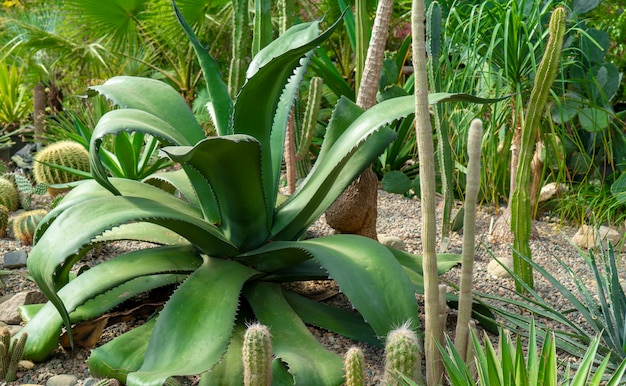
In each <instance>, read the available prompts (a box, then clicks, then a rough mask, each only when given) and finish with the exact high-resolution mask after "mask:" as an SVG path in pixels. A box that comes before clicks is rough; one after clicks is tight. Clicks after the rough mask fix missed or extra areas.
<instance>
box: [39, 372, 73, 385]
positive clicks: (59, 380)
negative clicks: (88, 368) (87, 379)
mask: <svg viewBox="0 0 626 386" xmlns="http://www.w3.org/2000/svg"><path fill="white" fill-rule="evenodd" d="M76 384H78V378H77V377H76V376H75V375H68V374H60V375H55V376H53V377H50V378H48V380H47V381H46V386H74V385H76Z"/></svg>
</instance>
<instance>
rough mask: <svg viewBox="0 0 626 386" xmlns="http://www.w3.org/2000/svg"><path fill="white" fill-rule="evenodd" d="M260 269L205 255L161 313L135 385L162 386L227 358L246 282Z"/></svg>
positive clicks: (133, 381)
mask: <svg viewBox="0 0 626 386" xmlns="http://www.w3.org/2000/svg"><path fill="white" fill-rule="evenodd" d="M256 273H257V271H255V270H252V269H250V268H247V267H245V266H243V265H241V264H238V263H235V262H232V261H229V260H225V259H217V258H211V257H206V258H205V262H204V264H203V265H202V266H201V267H200V268H198V269H197V270H196V271H195V272H194V273H192V274H191V276H189V278H188V279H187V280H186V281H185V282H184V283H183V284H182V285H181V286H180V287H178V289H177V290H176V291H175V292H174V294H173V295H172V297H171V298H170V300H169V301H168V302H167V303H166V304H165V307H164V308H163V310H162V311H161V312H160V314H159V316H158V318H157V322H156V325H155V326H154V330H153V332H152V335H151V337H150V343H149V344H148V348H147V350H146V354H145V357H144V362H143V365H142V366H141V368H140V369H139V370H138V371H137V372H133V373H130V374H129V375H128V379H127V381H128V383H129V384H133V385H155V386H157V385H162V384H163V382H164V381H165V380H166V379H167V378H168V377H170V376H177V375H193V374H199V373H202V372H204V371H207V370H209V369H211V368H212V367H213V366H214V365H215V364H216V363H217V362H218V361H219V360H220V358H221V357H222V355H224V353H225V352H226V348H227V347H228V343H229V341H230V337H231V335H232V331H233V327H234V323H235V315H236V312H237V308H238V301H239V292H240V290H241V287H242V286H243V284H244V283H245V282H246V280H248V279H249V278H250V277H252V276H253V275H255V274H256Z"/></svg>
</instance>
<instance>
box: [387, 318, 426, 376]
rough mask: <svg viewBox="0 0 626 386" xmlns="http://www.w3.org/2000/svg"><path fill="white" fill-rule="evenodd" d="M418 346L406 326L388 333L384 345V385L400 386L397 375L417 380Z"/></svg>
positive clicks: (414, 335) (418, 364) (417, 341)
mask: <svg viewBox="0 0 626 386" xmlns="http://www.w3.org/2000/svg"><path fill="white" fill-rule="evenodd" d="M420 351H421V350H420V344H419V340H418V338H417V334H416V333H415V331H413V330H411V329H410V328H409V327H408V325H403V326H400V327H399V328H397V329H395V330H393V331H391V332H389V334H388V335H387V343H386V344H385V373H384V376H383V377H384V384H385V385H391V386H395V385H400V384H401V383H400V381H399V378H398V377H399V375H400V374H402V375H404V376H406V377H407V378H409V379H411V380H417V378H418V376H419V374H420V372H421V371H420V370H421V369H420V366H421V363H420Z"/></svg>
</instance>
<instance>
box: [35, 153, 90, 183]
mask: <svg viewBox="0 0 626 386" xmlns="http://www.w3.org/2000/svg"><path fill="white" fill-rule="evenodd" d="M51 165H58V166H63V167H66V168H70V169H75V170H78V171H83V172H88V171H89V152H88V151H87V150H86V149H85V148H84V147H83V146H82V145H81V144H79V143H77V142H74V141H59V142H55V143H53V144H51V145H48V146H46V147H45V148H43V149H41V150H40V151H39V152H38V153H37V154H36V155H35V162H34V164H33V174H34V176H35V181H37V183H44V184H46V185H48V186H49V185H56V184H67V183H69V182H74V181H78V180H80V179H81V177H80V176H78V175H76V174H73V173H70V172H68V171H65V170H61V169H58V168H56V167H54V166H51ZM61 191H62V190H58V189H51V188H49V189H48V192H49V193H50V194H52V195H56V194H58V193H60V192H61Z"/></svg>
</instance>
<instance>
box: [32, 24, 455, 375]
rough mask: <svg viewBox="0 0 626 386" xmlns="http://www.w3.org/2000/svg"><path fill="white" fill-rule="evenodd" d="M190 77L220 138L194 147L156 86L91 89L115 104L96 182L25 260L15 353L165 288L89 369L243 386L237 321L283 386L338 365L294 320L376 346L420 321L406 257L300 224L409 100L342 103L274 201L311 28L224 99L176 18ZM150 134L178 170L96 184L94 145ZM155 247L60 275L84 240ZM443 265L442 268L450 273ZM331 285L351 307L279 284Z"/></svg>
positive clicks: (100, 134) (50, 220)
mask: <svg viewBox="0 0 626 386" xmlns="http://www.w3.org/2000/svg"><path fill="white" fill-rule="evenodd" d="M177 16H178V17H179V20H180V22H181V24H182V25H183V27H184V28H185V31H186V32H187V34H188V36H189V37H190V39H191V41H192V43H193V44H194V47H195V49H196V53H197V54H198V57H199V60H200V62H201V64H202V67H203V72H204V76H205V79H206V82H207V88H208V90H209V94H210V95H211V101H212V102H211V104H210V106H209V110H210V111H211V114H212V117H213V120H214V122H215V126H216V129H217V132H218V135H217V136H215V137H209V138H207V137H205V135H204V133H203V131H202V129H201V128H200V125H199V124H198V123H197V121H196V120H195V118H194V116H193V114H192V112H191V111H190V109H189V108H188V106H187V105H186V103H185V101H184V99H182V97H180V95H179V94H177V93H176V92H175V91H174V89H172V88H171V87H170V86H168V85H166V84H165V83H162V82H159V81H156V80H151V79H145V78H134V77H115V78H112V79H110V80H108V81H107V82H106V83H104V84H103V85H100V86H96V87H93V89H94V90H96V91H97V92H99V93H101V94H103V95H105V96H106V97H107V98H109V99H111V100H112V101H113V102H114V103H116V104H117V105H119V106H120V107H121V108H120V109H117V110H113V111H110V112H108V113H107V114H106V115H104V116H103V117H102V118H101V119H100V121H99V122H98V124H97V126H96V127H95V129H94V132H93V135H92V138H91V144H90V157H91V166H92V167H91V170H92V174H93V177H94V179H93V180H90V181H87V182H85V183H83V184H81V185H79V186H77V187H76V188H75V189H73V190H72V191H71V192H70V193H68V194H67V195H66V197H65V198H64V199H63V200H62V201H61V202H60V203H59V205H58V206H57V207H56V208H55V209H54V210H52V211H51V212H50V213H49V215H47V216H46V217H45V218H44V219H43V221H42V223H41V225H40V227H39V229H38V231H37V234H36V237H35V242H36V245H35V246H34V247H33V250H32V252H31V254H30V256H29V262H28V267H29V272H30V274H31V275H32V277H33V278H34V279H35V280H36V282H37V284H38V285H39V287H40V288H41V290H42V291H43V292H44V293H45V294H46V295H47V297H48V299H50V301H49V303H47V304H46V305H44V306H43V307H42V308H41V309H40V310H39V311H38V312H37V313H36V314H35V315H34V316H33V318H32V319H30V321H29V322H28V323H27V325H26V326H25V328H24V329H23V330H22V331H24V333H28V335H29V337H30V339H29V340H28V342H27V345H26V348H25V354H24V355H25V357H26V358H30V359H33V360H43V359H45V358H46V357H47V356H48V355H49V354H50V353H51V352H52V351H53V350H54V349H55V348H56V347H57V345H58V339H59V334H60V332H61V329H62V327H63V326H65V327H66V328H67V330H68V333H69V335H70V341H71V326H72V323H75V322H77V321H80V320H85V319H89V318H92V317H95V316H98V315H100V314H102V313H104V312H106V311H107V310H108V309H110V308H112V307H114V306H116V305H118V304H120V303H121V302H122V301H124V300H125V299H128V298H129V297H131V296H134V295H135V294H139V293H142V292H145V291H147V290H150V289H152V288H156V287H160V286H164V285H166V284H177V287H176V290H175V291H174V292H173V294H172V296H171V298H170V299H169V300H168V301H167V302H166V304H165V305H164V308H163V309H162V310H161V311H160V312H159V314H158V316H156V317H155V318H153V319H151V320H149V321H147V322H146V323H145V324H142V325H141V326H140V327H137V328H135V329H133V330H131V331H129V332H127V333H125V334H123V335H120V336H119V337H116V338H115V339H114V340H112V341H111V342H109V343H107V344H105V345H103V346H101V347H98V348H97V349H95V350H94V351H93V353H92V355H91V357H90V359H89V367H90V370H91V372H92V374H93V375H95V376H105V377H115V378H118V379H119V380H121V381H123V382H125V383H127V384H131V385H135V384H142V385H144V384H153V385H157V384H158V385H160V384H163V382H164V381H165V380H166V379H167V378H169V377H172V376H184V375H192V374H202V382H203V383H204V384H241V379H242V378H241V377H242V369H241V365H240V363H241V360H240V358H241V339H240V337H241V336H240V335H241V334H240V332H241V331H242V329H243V326H244V323H245V322H246V321H250V320H255V319H256V320H258V321H259V322H260V323H262V324H264V325H267V326H269V327H270V331H271V333H272V337H273V342H272V343H273V347H274V352H275V355H276V358H275V359H274V363H273V372H274V374H273V379H275V380H278V381H279V382H280V384H293V383H298V384H311V385H338V384H341V383H342V381H343V370H342V360H341V357H340V356H338V355H337V354H335V353H333V352H331V351H328V350H326V349H325V348H324V347H323V346H322V345H321V344H320V343H319V342H318V341H317V340H316V339H315V338H314V336H313V335H312V334H311V333H310V332H309V330H308V329H307V328H306V325H305V323H306V324H311V325H316V326H319V327H323V328H325V329H328V330H330V331H334V332H336V333H339V334H342V335H345V336H347V337H350V338H353V339H356V340H361V341H366V342H370V343H374V344H380V342H379V340H378V338H377V337H382V336H386V335H387V333H388V332H389V331H390V330H391V329H393V328H394V327H397V326H398V325H401V324H403V323H405V322H407V321H409V322H410V323H412V326H413V327H417V324H418V320H419V319H418V308H417V303H416V300H415V291H416V290H417V289H419V286H420V285H421V260H420V258H419V257H418V256H414V255H410V254H407V253H403V252H399V251H396V250H393V249H388V248H386V247H384V246H382V245H381V244H379V243H377V242H376V241H373V240H369V239H366V238H363V237H358V236H353V235H333V236H326V237H321V238H316V239H304V236H305V233H306V229H307V228H308V226H309V225H310V224H311V223H312V222H313V221H315V220H316V219H317V218H318V217H319V216H320V215H321V214H322V213H323V212H324V210H325V209H326V208H327V207H328V206H329V205H330V204H331V203H332V202H333V201H334V200H335V199H336V198H337V197H338V196H339V195H340V193H341V192H342V191H343V190H344V189H345V187H346V186H347V185H348V184H349V183H350V182H351V181H352V180H353V179H354V178H355V177H356V176H357V175H358V174H359V173H360V172H361V171H363V170H364V169H365V167H367V166H368V165H369V164H370V163H371V162H372V161H373V160H374V159H375V158H376V157H377V156H378V154H380V153H381V152H382V151H383V150H384V149H385V147H386V146H387V145H388V144H389V143H390V142H391V141H392V140H393V139H394V138H395V134H394V133H393V131H391V130H390V129H387V128H385V127H384V126H383V125H384V124H385V123H387V122H389V121H391V120H393V119H397V118H399V117H402V116H405V115H407V114H409V113H411V112H412V110H413V99H412V97H407V98H398V99H394V100H393V101H390V102H389V103H381V104H379V105H377V106H376V107H374V108H372V109H370V110H368V111H365V112H363V111H362V110H360V109H359V108H358V107H356V106H355V105H354V104H353V103H351V102H349V101H348V100H347V99H345V98H344V99H341V100H340V101H339V103H338V104H337V107H336V109H335V111H334V114H333V117H332V120H331V123H330V124H329V127H328V130H327V133H326V136H325V139H324V143H323V145H322V148H321V151H320V154H319V157H318V159H317V161H316V163H315V165H314V167H313V169H312V170H311V172H310V174H309V175H308V177H307V178H306V179H305V180H304V181H303V182H302V183H301V185H300V186H299V187H298V189H297V190H296V191H295V192H294V193H293V194H292V195H291V196H289V197H288V198H287V199H286V200H285V201H284V202H282V203H281V204H280V205H278V204H277V197H278V187H279V180H280V171H281V161H282V154H283V144H284V135H285V126H286V122H287V117H288V113H289V110H290V109H289V106H290V105H291V103H292V100H293V98H294V97H295V95H296V90H297V88H298V83H299V81H300V80H301V79H302V77H303V76H304V72H305V66H304V64H305V62H306V61H307V59H308V57H309V55H310V52H311V50H312V49H313V48H315V47H316V46H317V45H319V44H320V42H322V41H323V40H324V39H326V38H327V37H328V36H329V35H330V34H331V32H332V30H333V28H334V27H335V26H336V25H337V23H335V24H334V25H333V26H332V27H330V28H329V29H328V30H326V31H325V32H323V33H320V31H319V24H320V22H319V21H314V22H310V23H303V24H299V25H296V26H294V27H292V28H291V29H290V30H288V31H287V32H285V33H284V34H283V35H281V37H280V38H279V39H278V40H276V41H275V42H273V43H271V44H269V45H268V46H267V47H265V48H264V49H263V50H261V51H260V52H259V53H258V54H257V55H256V56H255V57H254V59H253V61H252V63H251V65H250V67H249V68H248V71H247V80H246V82H245V84H244V85H243V87H242V88H241V90H240V92H239V93H238V96H237V98H236V100H235V101H234V102H233V101H232V100H231V99H230V97H229V95H228V92H227V88H226V86H225V84H224V82H223V81H222V79H221V78H220V76H219V72H218V71H217V68H216V65H215V61H214V60H213V59H212V58H211V57H210V56H209V55H208V54H207V52H206V51H205V50H204V49H203V48H202V46H201V45H200V43H199V41H198V39H197V38H196V37H195V35H194V34H193V32H192V30H191V28H189V26H188V25H187V24H186V22H185V21H184V20H183V19H182V17H181V16H180V14H178V13H177ZM135 131H136V132H142V133H145V134H149V135H152V136H154V137H156V138H159V139H160V140H161V141H162V142H163V143H164V144H165V145H167V146H165V147H164V148H163V149H162V151H163V153H164V154H165V155H167V157H169V159H171V160H172V161H173V162H175V163H178V164H179V165H180V169H179V170H177V171H171V172H162V173H158V174H155V175H152V176H150V177H148V178H146V179H144V180H143V181H134V180H129V179H120V178H109V177H108V176H107V174H106V169H105V167H104V166H103V164H102V161H101V154H100V151H99V149H100V145H101V143H102V141H103V138H104V137H106V136H107V135H116V134H118V133H123V132H135ZM121 239H131V240H142V241H149V242H153V243H154V247H151V248H148V249H141V250H135V251H132V252H128V253H125V254H121V255H119V256H116V257H112V258H110V259H108V260H107V261H105V262H102V263H100V264H98V265H96V266H95V267H93V268H91V269H89V270H88V271H86V272H84V273H82V274H80V275H79V276H77V277H76V278H75V279H73V280H70V271H71V270H72V267H73V266H74V265H75V264H76V263H77V262H78V261H79V260H80V259H81V258H82V257H83V256H84V255H85V253H86V252H87V251H89V250H90V249H91V248H92V247H93V245H94V244H96V243H105V242H110V241H114V240H121ZM456 262H458V258H457V257H452V258H451V259H450V260H449V261H448V262H443V261H442V262H441V264H440V268H441V269H445V268H446V267H447V268H449V267H450V266H451V265H453V264H455V263H456ZM329 278H332V279H334V280H335V281H336V282H337V283H338V284H339V286H340V287H341V290H342V291H343V293H344V294H345V295H346V296H347V297H348V298H349V299H350V302H351V303H352V305H353V307H354V309H355V310H357V311H356V312H353V311H351V310H343V309H339V308H334V307H331V306H328V305H324V304H321V303H318V302H315V301H312V300H309V299H307V298H304V297H303V296H301V295H299V294H297V293H295V292H292V291H290V290H287V289H286V288H285V287H283V286H281V283H284V282H291V281H301V280H310V279H322V280H327V279H329Z"/></svg>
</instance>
